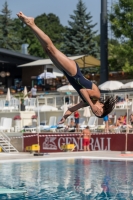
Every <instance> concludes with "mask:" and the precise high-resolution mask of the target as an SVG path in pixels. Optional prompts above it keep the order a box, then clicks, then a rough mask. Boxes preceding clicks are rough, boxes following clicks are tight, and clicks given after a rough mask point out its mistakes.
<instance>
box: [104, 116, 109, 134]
mask: <svg viewBox="0 0 133 200" xmlns="http://www.w3.org/2000/svg"><path fill="white" fill-rule="evenodd" d="M103 121H104V123H105V133H108V132H109V117H108V115H106V116H105V117H103Z"/></svg>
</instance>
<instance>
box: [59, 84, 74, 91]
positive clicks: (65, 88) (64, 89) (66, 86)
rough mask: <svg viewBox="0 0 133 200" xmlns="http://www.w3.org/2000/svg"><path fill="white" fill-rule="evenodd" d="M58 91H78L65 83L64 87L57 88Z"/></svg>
mask: <svg viewBox="0 0 133 200" xmlns="http://www.w3.org/2000/svg"><path fill="white" fill-rule="evenodd" d="M57 91H58V92H68V91H69V92H76V90H75V89H74V87H73V86H72V85H64V86H62V87H59V88H58V89H57Z"/></svg>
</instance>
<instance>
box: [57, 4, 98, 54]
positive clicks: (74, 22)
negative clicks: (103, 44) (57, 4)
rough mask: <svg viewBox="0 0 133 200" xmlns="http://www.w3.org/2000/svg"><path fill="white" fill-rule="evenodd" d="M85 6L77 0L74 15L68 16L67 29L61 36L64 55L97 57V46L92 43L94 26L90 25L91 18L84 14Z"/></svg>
mask: <svg viewBox="0 0 133 200" xmlns="http://www.w3.org/2000/svg"><path fill="white" fill-rule="evenodd" d="M86 9H87V8H86V6H85V4H84V3H83V2H82V0H79V2H78V4H77V9H76V10H74V15H70V18H71V21H68V24H69V27H66V32H65V33H64V34H63V37H64V42H63V45H62V47H61V50H62V51H63V52H64V53H65V54H66V55H69V56H70V55H82V54H90V55H92V56H95V57H99V48H98V44H97V43H96V42H95V41H94V36H95V34H96V33H97V31H93V28H94V27H95V26H96V24H92V16H91V14H90V13H88V14H87V13H86Z"/></svg>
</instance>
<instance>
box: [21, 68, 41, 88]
mask: <svg viewBox="0 0 133 200" xmlns="http://www.w3.org/2000/svg"><path fill="white" fill-rule="evenodd" d="M43 71H44V67H43V66H34V67H23V68H22V83H23V85H26V86H31V77H32V76H38V75H39V74H41V73H43Z"/></svg>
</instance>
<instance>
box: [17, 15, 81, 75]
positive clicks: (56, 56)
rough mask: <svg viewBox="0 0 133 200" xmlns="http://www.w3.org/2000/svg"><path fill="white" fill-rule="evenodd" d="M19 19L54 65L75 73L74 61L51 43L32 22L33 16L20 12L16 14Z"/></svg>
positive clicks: (69, 72)
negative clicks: (31, 32)
mask: <svg viewBox="0 0 133 200" xmlns="http://www.w3.org/2000/svg"><path fill="white" fill-rule="evenodd" d="M17 16H18V17H19V19H20V20H21V21H23V22H24V23H25V24H26V25H27V26H29V27H30V28H31V29H32V31H33V32H34V34H35V35H36V36H37V38H38V39H39V41H40V43H41V45H42V47H43V49H44V50H45V51H46V53H47V54H48V56H49V57H50V59H51V60H52V62H53V63H54V64H55V66H56V67H58V68H59V69H62V70H64V71H66V72H67V73H68V74H69V75H70V76H74V75H75V74H76V73H77V67H76V63H75V62H74V61H73V60H71V59H69V58H68V57H67V56H65V55H64V54H63V53H62V52H60V51H59V50H58V49H57V48H56V47H55V46H54V44H53V43H52V41H51V39H50V38H49V37H48V36H47V35H46V34H45V33H44V32H43V31H42V30H41V29H40V28H39V27H37V26H36V24H35V23H34V18H31V17H27V16H25V15H24V14H23V13H22V12H19V13H18V14H17Z"/></svg>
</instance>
